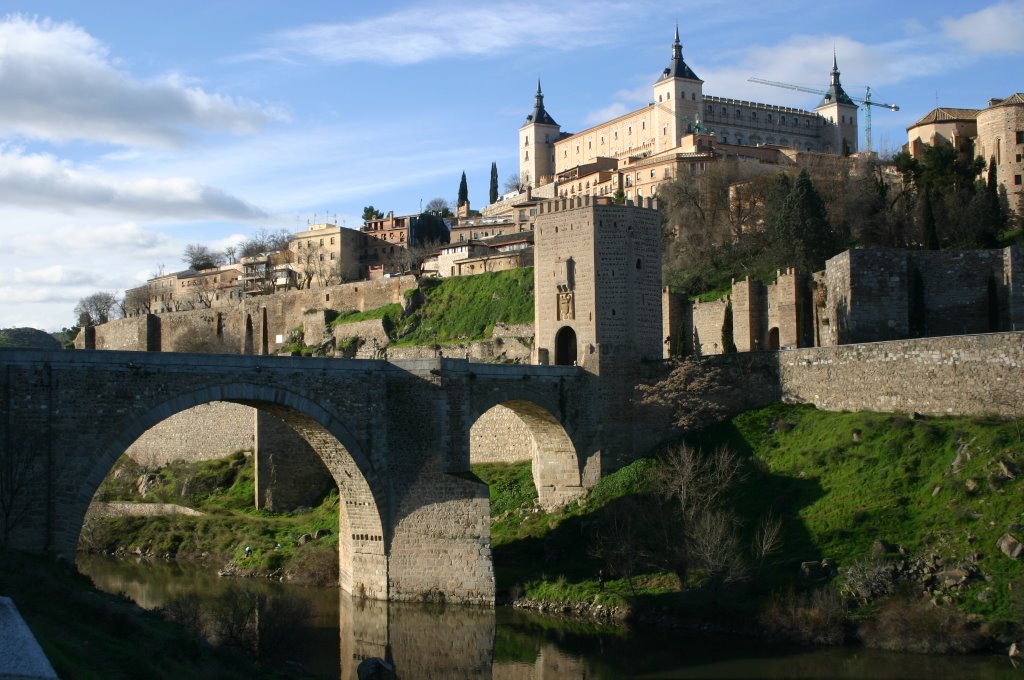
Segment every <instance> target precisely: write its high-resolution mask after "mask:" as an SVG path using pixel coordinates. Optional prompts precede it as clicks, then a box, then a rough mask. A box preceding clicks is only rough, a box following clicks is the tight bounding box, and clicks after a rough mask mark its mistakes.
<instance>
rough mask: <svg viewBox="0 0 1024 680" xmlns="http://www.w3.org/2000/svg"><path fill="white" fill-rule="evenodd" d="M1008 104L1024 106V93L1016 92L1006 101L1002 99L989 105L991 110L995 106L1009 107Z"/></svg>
mask: <svg viewBox="0 0 1024 680" xmlns="http://www.w3.org/2000/svg"><path fill="white" fill-rule="evenodd" d="M1008 104H1024V93H1021V92H1015V93H1014V94H1011V95H1010V96H1009V97H1007V98H1006V99H1000V100H998V101H992V102H991V103H990V104H989V108H991V107H993V106H1005V105H1008Z"/></svg>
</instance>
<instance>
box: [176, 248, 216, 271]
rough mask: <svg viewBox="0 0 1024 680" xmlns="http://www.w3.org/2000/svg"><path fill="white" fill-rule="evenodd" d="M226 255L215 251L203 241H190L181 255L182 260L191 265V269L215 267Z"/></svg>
mask: <svg viewBox="0 0 1024 680" xmlns="http://www.w3.org/2000/svg"><path fill="white" fill-rule="evenodd" d="M223 260H224V257H223V255H221V254H220V253H215V252H214V251H213V250H212V249H210V247H209V246H204V245H203V244H201V243H190V244H188V245H187V246H185V252H184V253H183V254H182V256H181V261H182V262H184V263H185V264H187V265H188V266H189V268H190V269H195V270H200V269H213V268H214V267H216V266H217V265H219V264H220V263H221V262H223Z"/></svg>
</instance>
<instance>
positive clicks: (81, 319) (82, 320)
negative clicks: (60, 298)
mask: <svg viewBox="0 0 1024 680" xmlns="http://www.w3.org/2000/svg"><path fill="white" fill-rule="evenodd" d="M121 309H122V307H121V301H120V300H119V299H118V295H117V293H116V292H112V291H105V290H101V291H98V292H96V293H93V294H92V295H87V296H85V297H84V298H82V299H81V300H79V301H78V304H77V305H75V318H76V319H77V320H78V325H79V326H97V325H99V324H101V323H107V322H108V321H111V320H112V319H116V318H118V314H119V313H120V310H121Z"/></svg>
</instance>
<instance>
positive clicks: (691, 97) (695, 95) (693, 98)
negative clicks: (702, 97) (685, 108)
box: [690, 92, 697, 102]
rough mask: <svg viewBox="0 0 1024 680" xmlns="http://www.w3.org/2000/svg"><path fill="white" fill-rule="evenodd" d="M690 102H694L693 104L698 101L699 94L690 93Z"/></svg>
mask: <svg viewBox="0 0 1024 680" xmlns="http://www.w3.org/2000/svg"><path fill="white" fill-rule="evenodd" d="M690 101H692V102H695V101H697V93H696V92H691V93H690Z"/></svg>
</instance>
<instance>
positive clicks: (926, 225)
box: [921, 189, 939, 250]
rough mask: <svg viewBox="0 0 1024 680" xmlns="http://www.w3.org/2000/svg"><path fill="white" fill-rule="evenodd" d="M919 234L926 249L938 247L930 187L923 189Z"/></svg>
mask: <svg viewBox="0 0 1024 680" xmlns="http://www.w3.org/2000/svg"><path fill="white" fill-rule="evenodd" d="M921 236H922V239H921V240H922V242H923V245H924V247H925V248H926V249H928V250H938V249H939V231H938V228H937V227H936V226H935V210H934V209H933V208H932V191H931V189H925V190H924V199H923V201H922V205H921Z"/></svg>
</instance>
